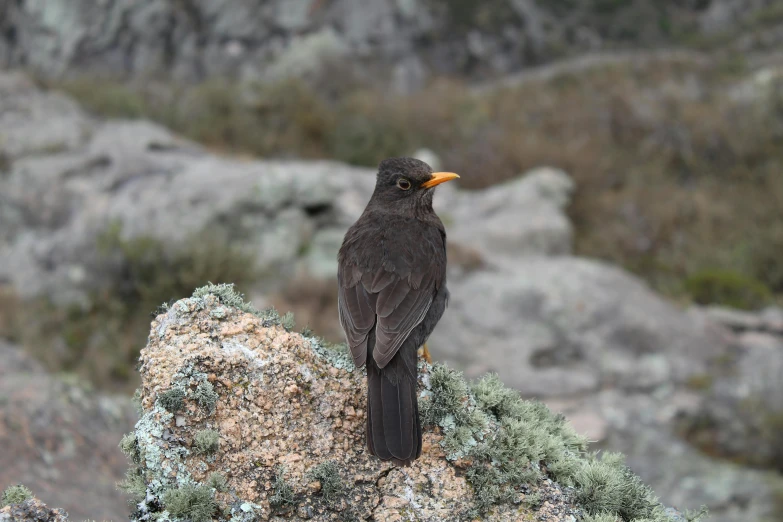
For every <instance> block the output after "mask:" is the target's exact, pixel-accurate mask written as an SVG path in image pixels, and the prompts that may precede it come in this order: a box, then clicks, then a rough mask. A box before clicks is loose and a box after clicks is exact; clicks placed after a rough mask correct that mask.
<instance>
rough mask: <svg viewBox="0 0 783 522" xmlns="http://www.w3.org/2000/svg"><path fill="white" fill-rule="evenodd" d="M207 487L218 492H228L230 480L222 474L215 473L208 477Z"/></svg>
mask: <svg viewBox="0 0 783 522" xmlns="http://www.w3.org/2000/svg"><path fill="white" fill-rule="evenodd" d="M207 486H208V487H210V488H212V489H214V490H216V491H221V492H222V491H228V480H226V477H225V476H224V475H222V474H221V473H218V472H217V471H214V472H212V473H210V474H209V476H208V477H207Z"/></svg>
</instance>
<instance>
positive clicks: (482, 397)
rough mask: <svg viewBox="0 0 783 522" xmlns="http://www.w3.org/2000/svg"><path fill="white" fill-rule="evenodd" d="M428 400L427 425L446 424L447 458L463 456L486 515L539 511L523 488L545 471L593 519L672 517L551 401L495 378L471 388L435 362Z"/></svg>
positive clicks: (479, 512) (617, 458)
mask: <svg viewBox="0 0 783 522" xmlns="http://www.w3.org/2000/svg"><path fill="white" fill-rule="evenodd" d="M428 388H429V392H430V395H429V398H428V400H427V401H423V402H422V403H421V405H420V407H421V412H422V420H423V422H424V423H425V424H436V425H438V426H440V427H441V429H442V432H443V440H442V442H441V445H442V446H443V447H444V449H445V450H446V452H447V458H449V459H452V460H453V459H455V458H462V457H465V458H467V459H469V461H470V464H469V466H468V468H467V470H466V472H465V477H466V479H467V480H468V482H469V483H470V485H471V486H472V487H473V490H474V506H475V508H474V509H473V510H472V511H471V512H470V513H468V515H470V516H472V517H475V518H481V517H482V516H483V515H485V514H486V513H487V512H489V511H490V510H491V509H492V507H493V506H495V505H497V504H501V503H508V502H514V503H518V502H520V501H521V502H525V503H527V504H528V505H529V507H531V508H532V509H535V506H536V504H537V501H536V494H535V491H534V492H533V493H531V494H530V495H527V496H526V497H525V498H520V497H521V494H520V487H521V486H523V485H526V484H527V485H534V484H535V483H536V482H538V480H539V479H540V478H542V476H543V475H544V474H546V475H548V476H549V477H551V478H552V479H554V480H555V481H557V482H558V483H559V484H561V485H562V486H566V487H573V488H574V494H575V497H576V500H577V502H578V504H579V505H581V506H582V507H583V508H584V509H585V511H587V512H588V513H589V514H590V515H591V516H592V517H593V519H594V520H595V521H597V522H602V521H603V520H612V521H613V522H614V521H615V520H620V521H625V522H629V521H632V520H635V519H637V520H650V521H654V522H668V521H669V518H668V517H667V516H666V515H665V514H664V511H663V506H661V504H660V503H659V502H658V501H657V499H656V498H655V496H654V495H653V493H652V491H651V490H650V489H649V488H648V487H647V486H645V485H644V484H642V482H641V480H640V479H639V478H638V477H637V476H636V475H634V474H633V473H632V472H631V471H630V470H629V469H628V468H627V467H626V466H625V465H624V462H623V459H622V456H621V455H618V454H611V453H610V454H604V455H602V456H601V457H597V456H595V455H588V454H586V450H587V441H586V440H585V439H584V437H581V436H579V435H578V434H577V433H576V432H575V431H574V430H573V428H571V426H570V425H569V424H568V423H567V422H566V419H565V417H564V416H563V415H559V414H554V413H552V412H551V411H550V410H549V409H548V408H547V407H546V406H545V405H543V404H541V403H539V402H534V401H527V400H523V399H522V398H521V397H520V396H519V393H518V392H516V391H514V390H511V389H509V388H507V387H506V386H504V385H503V383H502V382H501V381H500V379H499V378H498V377H497V375H486V376H484V377H482V378H481V379H479V380H478V381H476V382H473V383H472V384H471V385H468V383H466V382H465V380H464V379H463V378H462V376H461V374H460V373H459V372H456V371H453V370H450V369H449V368H447V367H445V366H443V365H437V364H436V365H434V366H432V367H431V369H430V374H429V387H428Z"/></svg>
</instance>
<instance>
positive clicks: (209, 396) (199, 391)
mask: <svg viewBox="0 0 783 522" xmlns="http://www.w3.org/2000/svg"><path fill="white" fill-rule="evenodd" d="M193 398H194V399H195V400H196V402H197V403H198V405H199V406H201V407H202V408H203V409H205V410H207V411H208V412H209V414H210V415H212V414H213V413H215V405H216V404H217V400H218V398H219V396H218V394H217V392H216V391H215V388H214V387H213V386H212V383H211V382H209V381H203V382H201V383H200V384H199V385H198V386H197V387H196V389H195V391H194V392H193Z"/></svg>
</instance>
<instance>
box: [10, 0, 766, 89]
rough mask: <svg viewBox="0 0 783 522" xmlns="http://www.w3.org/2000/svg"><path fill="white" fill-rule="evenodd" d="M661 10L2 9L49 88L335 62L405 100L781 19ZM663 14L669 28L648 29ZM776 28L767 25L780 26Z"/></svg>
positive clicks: (381, 1) (541, 5) (724, 9)
mask: <svg viewBox="0 0 783 522" xmlns="http://www.w3.org/2000/svg"><path fill="white" fill-rule="evenodd" d="M661 3H662V4H663V5H662V6H660V7H658V5H657V4H656V5H653V4H651V3H650V2H624V3H622V4H615V5H611V6H609V7H608V8H604V7H606V6H604V7H600V8H599V7H597V6H594V5H590V4H578V5H577V4H574V5H570V4H569V5H564V4H560V3H556V2H555V3H545V2H536V1H533V0H493V1H492V2H491V3H488V4H454V3H453V2H448V1H445V0H433V1H427V2H424V1H416V0H400V1H397V2H388V1H386V0H365V1H363V2H359V1H358V0H331V1H329V2H326V1H323V0H269V1H267V2H263V3H259V2H256V1H254V0H234V1H232V2H230V3H229V2H228V1H226V0H212V1H205V0H199V1H192V2H187V3H184V4H183V3H180V2H159V1H155V0H134V1H130V0H122V1H116V2H79V3H78V4H73V3H72V2H69V1H68V0H46V1H43V0H37V1H33V0H30V1H26V2H2V3H0V34H2V35H3V37H2V38H0V68H10V67H14V66H16V67H19V66H21V67H27V68H29V69H31V70H33V71H35V72H36V73H38V74H41V75H43V76H47V77H61V76H65V75H69V74H70V75H74V74H79V73H82V74H84V73H87V74H98V75H114V76H124V77H127V76H131V77H132V76H136V77H140V78H144V77H147V76H149V75H159V76H161V75H162V76H168V77H173V78H175V79H177V80H180V81H182V80H185V81H199V80H203V79H205V78H215V77H218V78H226V77H230V78H234V79H236V78H241V79H247V80H251V79H252V80H255V79H261V80H269V79H273V78H277V77H279V76H280V75H308V74H310V73H312V72H313V71H314V70H317V69H319V68H320V67H322V66H323V63H324V62H323V60H324V59H332V60H333V59H335V58H340V59H342V61H343V63H348V64H352V65H355V66H356V68H357V69H358V70H359V71H360V72H363V73H364V76H365V77H366V78H373V79H374V80H375V81H376V82H378V83H381V82H389V83H392V84H398V85H399V86H400V87H401V88H403V89H404V88H409V87H411V86H416V85H422V84H423V83H424V81H423V80H424V78H425V77H428V76H434V75H443V74H446V75H450V76H458V75H464V76H470V77H473V78H476V79H486V78H493V77H498V76H501V75H504V74H508V73H510V72H515V71H519V70H521V69H524V68H526V67H529V66H531V65H537V64H541V63H548V62H551V61H553V60H556V59H558V58H562V57H563V56H564V55H565V56H568V55H584V54H585V53H587V52H590V51H593V52H595V51H598V50H601V49H617V48H619V49H627V48H631V49H637V48H640V47H641V48H644V47H671V45H672V44H675V45H676V44H677V43H678V42H675V41H673V40H672V35H674V34H679V33H680V32H682V31H686V30H687V31H690V32H693V31H696V33H697V34H699V33H703V34H706V35H712V34H714V33H716V32H720V31H726V30H729V29H731V28H732V27H733V25H732V24H733V23H734V24H736V23H745V22H747V23H748V25H749V28H751V29H754V28H755V27H756V26H755V25H754V24H753V22H756V18H759V19H760V18H761V17H763V15H764V14H765V9H769V6H770V0H721V1H717V0H716V1H712V2H687V3H683V2H681V1H678V0H666V1H662V2H661ZM707 6H709V8H708V9H707V8H706V7H707ZM661 13H665V15H666V26H665V27H664V24H640V23H639V21H640V20H644V19H647V18H649V17H656V16H660V15H661ZM768 18H770V17H769V16H768ZM765 21H766V20H765ZM772 22H773V23H770V22H767V23H766V24H765V25H768V26H772V27H773V28H775V27H778V26H779V24H777V25H776V24H774V20H773V21H772ZM668 24H671V27H670V26H669V25H668ZM659 25H660V27H659ZM756 25H758V24H756ZM327 63H329V62H327ZM368 71H369V73H368ZM405 79H408V80H405ZM411 79H413V81H410V80H411ZM392 80H394V81H392Z"/></svg>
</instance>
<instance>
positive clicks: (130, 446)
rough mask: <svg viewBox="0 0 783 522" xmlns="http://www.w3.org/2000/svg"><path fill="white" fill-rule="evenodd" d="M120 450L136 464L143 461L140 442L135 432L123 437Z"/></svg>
mask: <svg viewBox="0 0 783 522" xmlns="http://www.w3.org/2000/svg"><path fill="white" fill-rule="evenodd" d="M120 451H122V454H123V455H125V456H126V457H127V458H128V459H129V460H130V461H131V462H133V463H134V464H140V463H141V453H140V452H139V443H138V442H137V441H136V434H135V433H133V432H131V433H127V434H125V435H124V436H123V437H122V439H121V440H120Z"/></svg>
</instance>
